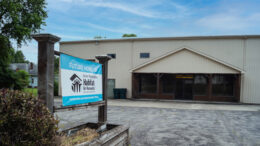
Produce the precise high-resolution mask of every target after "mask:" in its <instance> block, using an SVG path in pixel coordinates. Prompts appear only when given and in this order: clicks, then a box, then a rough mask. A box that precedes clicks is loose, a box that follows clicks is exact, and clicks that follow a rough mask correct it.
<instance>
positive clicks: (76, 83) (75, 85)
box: [70, 74, 82, 92]
mask: <svg viewBox="0 0 260 146" xmlns="http://www.w3.org/2000/svg"><path fill="white" fill-rule="evenodd" d="M70 80H71V81H72V85H71V89H72V91H73V92H80V87H81V85H82V83H81V82H82V80H81V79H80V78H79V76H77V75H76V74H73V75H72V76H71V77H70Z"/></svg>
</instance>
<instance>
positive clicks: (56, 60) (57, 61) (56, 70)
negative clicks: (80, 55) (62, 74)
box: [54, 56, 60, 74]
mask: <svg viewBox="0 0 260 146" xmlns="http://www.w3.org/2000/svg"><path fill="white" fill-rule="evenodd" d="M59 66H60V58H59V57H56V56H55V58H54V74H59Z"/></svg>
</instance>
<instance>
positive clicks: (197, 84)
mask: <svg viewBox="0 0 260 146" xmlns="http://www.w3.org/2000/svg"><path fill="white" fill-rule="evenodd" d="M207 88H208V80H207V77H206V76H205V75H195V77H194V87H193V91H194V95H197V96H205V95H207Z"/></svg>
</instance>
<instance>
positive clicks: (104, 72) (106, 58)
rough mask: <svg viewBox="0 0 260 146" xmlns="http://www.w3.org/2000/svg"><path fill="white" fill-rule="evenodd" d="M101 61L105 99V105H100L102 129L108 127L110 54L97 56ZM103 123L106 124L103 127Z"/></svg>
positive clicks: (99, 114) (99, 112)
mask: <svg viewBox="0 0 260 146" xmlns="http://www.w3.org/2000/svg"><path fill="white" fill-rule="evenodd" d="M96 59H98V61H99V63H100V64H102V92H103V100H104V101H105V105H103V106H99V107H98V124H99V126H102V127H100V128H101V130H104V129H105V128H106V123H107V92H106V91H107V72H108V61H109V60H110V59H111V57H109V56H106V55H104V56H96ZM103 125H105V126H104V127H103Z"/></svg>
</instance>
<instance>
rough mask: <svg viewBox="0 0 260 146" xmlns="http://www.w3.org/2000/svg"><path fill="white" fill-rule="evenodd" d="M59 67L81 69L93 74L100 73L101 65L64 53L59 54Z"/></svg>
mask: <svg viewBox="0 0 260 146" xmlns="http://www.w3.org/2000/svg"><path fill="white" fill-rule="evenodd" d="M60 60H61V61H62V63H61V68H62V69H68V70H74V71H81V72H87V73H94V74H102V65H101V64H99V63H95V62H91V61H87V60H84V59H80V58H77V57H73V56H69V55H66V54H62V53H61V54H60Z"/></svg>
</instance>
